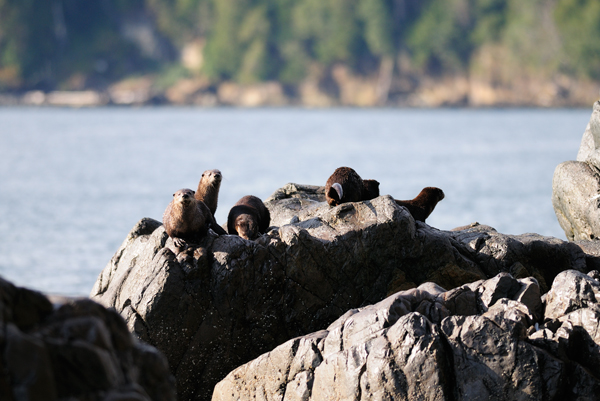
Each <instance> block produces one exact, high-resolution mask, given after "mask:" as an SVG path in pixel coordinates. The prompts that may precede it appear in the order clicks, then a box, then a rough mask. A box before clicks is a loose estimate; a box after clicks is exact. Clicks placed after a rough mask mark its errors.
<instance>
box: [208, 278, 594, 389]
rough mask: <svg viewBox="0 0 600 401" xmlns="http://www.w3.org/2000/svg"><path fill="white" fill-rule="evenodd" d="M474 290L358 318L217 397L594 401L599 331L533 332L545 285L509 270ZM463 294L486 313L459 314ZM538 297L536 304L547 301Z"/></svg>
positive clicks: (390, 305) (421, 291) (371, 310)
mask: <svg viewBox="0 0 600 401" xmlns="http://www.w3.org/2000/svg"><path fill="white" fill-rule="evenodd" d="M578 273H579V272H574V271H569V272H566V273H563V274H565V275H569V274H575V275H577V274H578ZM582 276H583V275H582ZM582 279H583V278H582ZM566 281H567V280H565V279H559V278H557V279H556V280H555V282H554V284H553V285H552V292H553V293H554V294H563V296H568V295H567V292H566V291H563V290H561V287H562V286H564V285H566ZM515 283H516V284H515ZM473 287H474V288H475V291H473V290H471V289H470V288H469V286H468V285H465V286H462V287H460V288H457V289H454V290H451V291H447V292H446V291H443V292H439V290H440V289H439V287H433V288H432V287H430V286H428V285H427V284H423V285H421V286H420V287H419V288H417V289H413V290H408V291H402V292H399V293H397V294H394V295H392V296H390V297H388V298H387V299H385V300H383V301H381V302H379V303H377V304H375V305H370V306H367V307H363V308H360V309H355V310H351V311H348V312H347V313H346V314H345V315H343V316H342V317H340V318H339V319H338V320H336V321H335V322H334V323H333V324H331V325H330V326H329V327H327V329H325V330H320V331H317V332H315V333H312V334H309V335H306V336H302V337H298V338H294V339H292V340H289V341H287V342H286V343H284V344H282V345H280V346H279V347H277V348H275V349H274V350H273V351H271V352H269V353H266V354H263V355H261V356H260V357H258V358H257V359H255V360H253V361H251V362H249V363H247V364H245V365H242V366H240V367H238V368H237V369H235V370H233V371H232V372H231V373H230V374H229V375H227V377H226V378H225V379H223V380H222V381H221V382H219V383H218V384H217V385H216V386H215V390H214V393H213V398H212V400H213V401H226V400H239V399H254V398H260V399H284V400H300V399H301V400H304V401H313V400H346V399H357V400H358V399H361V400H362V399H364V400H367V399H394V400H396V399H398V400H413V399H419V400H469V401H470V400H540V399H543V400H563V399H579V400H588V399H589V400H591V399H594V397H595V396H596V395H597V394H598V393H597V391H598V389H599V386H600V374H598V372H600V369H599V367H600V347H598V344H597V343H596V342H594V341H593V340H592V339H591V335H590V334H591V333H594V332H595V331H594V330H595V329H593V328H591V327H590V328H584V327H582V326H581V325H577V324H576V323H574V322H571V323H569V324H567V323H566V322H565V323H563V324H562V325H559V326H556V327H554V329H553V330H551V329H550V328H542V329H541V330H538V331H536V330H535V328H533V326H532V325H533V324H537V325H539V324H541V322H542V321H543V320H544V316H543V315H540V316H539V318H536V317H535V316H532V315H531V314H530V313H529V310H530V309H531V308H530V307H528V306H526V305H525V304H523V303H521V302H520V301H519V299H523V298H529V297H531V298H534V297H535V295H533V292H532V291H531V288H532V287H535V280H531V279H524V280H522V281H520V282H519V281H517V280H515V279H514V278H513V277H511V276H510V275H507V274H504V273H503V274H499V275H498V276H496V277H494V278H492V279H490V280H484V281H481V282H479V283H475V284H474V285H473ZM459 293H460V294H471V295H469V296H466V297H465V296H461V298H462V299H461V302H462V303H464V304H470V307H464V308H462V310H468V311H469V312H473V311H476V310H478V309H480V308H481V307H482V306H484V309H486V310H485V311H482V312H479V313H475V314H471V313H470V314H468V315H464V314H462V313H458V314H455V313H453V312H452V311H454V310H456V308H455V307H453V305H455V304H456V303H455V302H454V301H453V299H455V297H456V295H457V294H459ZM492 293H493V294H494V296H491V297H490V294H492ZM500 294H504V295H505V296H504V297H501V298H498V299H496V300H495V301H493V299H495V298H497V297H496V296H500ZM511 294H512V295H511ZM525 294H529V295H527V296H525ZM473 295H475V296H473ZM558 296H559V295H557V296H556V297H558ZM537 297H538V299H537V302H535V301H534V302H533V304H540V303H541V299H540V297H539V292H538V295H537ZM490 300H492V303H491V304H489V305H488V306H485V305H486V303H487V302H489V301H490ZM424 303H434V304H436V305H438V308H437V310H444V311H445V312H446V313H449V315H447V316H446V317H444V318H443V319H442V320H441V321H439V320H438V317H437V316H435V314H434V315H431V314H430V315H428V314H423V313H421V312H420V311H419V310H422V305H423V304H424ZM594 305H595V306H598V304H597V303H596V304H594ZM461 312H462V311H461ZM563 317H565V316H564V315H563V316H561V317H560V318H561V319H562V318H563ZM547 318H548V316H546V319H547ZM528 328H533V332H532V334H531V335H529V336H528V334H527V333H528ZM590 329H591V330H592V331H590Z"/></svg>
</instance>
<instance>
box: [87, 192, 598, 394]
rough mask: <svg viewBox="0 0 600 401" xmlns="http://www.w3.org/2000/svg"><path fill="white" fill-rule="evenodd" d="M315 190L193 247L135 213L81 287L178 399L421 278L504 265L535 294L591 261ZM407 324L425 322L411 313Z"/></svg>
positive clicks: (275, 202) (477, 275)
mask: <svg viewBox="0 0 600 401" xmlns="http://www.w3.org/2000/svg"><path fill="white" fill-rule="evenodd" d="M321 196H322V190H321V189H320V188H319V187H312V186H301V185H297V184H289V185H287V186H286V187H284V188H282V189H280V190H278V191H276V192H275V194H273V196H272V197H271V198H269V199H268V200H266V201H265V204H266V205H267V207H268V208H269V210H270V213H271V217H272V224H273V225H275V226H276V227H273V228H272V229H271V230H270V231H269V232H268V233H267V234H265V235H263V236H262V237H260V238H259V239H258V240H257V241H255V242H252V241H246V240H244V239H242V238H240V237H237V236H228V235H225V236H220V237H217V236H216V235H208V236H207V237H206V239H205V240H204V243H203V244H201V246H200V247H199V248H198V249H196V250H195V251H194V252H191V251H190V252H184V253H181V254H178V255H176V254H175V253H174V252H173V251H172V249H173V246H172V240H171V239H170V238H168V236H167V234H166V233H165V231H164V229H163V227H162V225H161V224H160V223H159V222H157V221H155V220H152V219H143V220H141V221H140V222H139V223H138V224H137V225H136V227H134V229H133V230H132V232H131V233H130V234H129V236H128V237H127V239H126V240H125V242H124V243H123V245H122V246H121V248H120V249H119V250H118V251H117V253H116V254H115V256H114V257H113V259H112V260H111V262H110V263H109V264H108V266H107V267H106V268H105V269H104V270H103V272H102V273H101V274H100V276H99V277H98V280H97V282H96V284H95V286H94V289H93V290H92V293H91V296H92V298H93V299H95V300H97V301H99V302H100V303H102V304H104V305H105V306H110V307H114V308H115V309H116V310H117V311H118V312H119V313H121V315H122V316H123V317H124V318H125V319H126V321H127V325H128V327H129V329H130V330H131V331H132V332H133V333H135V335H136V336H138V337H139V338H140V339H142V340H144V341H146V342H148V343H149V344H152V345H154V346H156V347H157V348H158V349H159V350H161V351H162V352H163V353H164V354H165V355H166V356H167V359H168V360H169V366H170V369H171V372H172V373H173V374H174V375H175V377H176V379H177V389H178V396H179V399H181V400H208V399H210V398H211V394H212V391H213V388H214V385H215V384H216V383H217V382H219V381H220V380H222V379H223V378H224V377H225V376H227V374H228V373H229V372H230V371H232V370H233V369H235V368H237V367H238V366H240V365H242V364H244V363H246V362H248V361H250V360H252V359H254V358H256V357H258V356H259V355H261V354H264V353H265V352H268V351H271V350H273V349H274V348H275V347H276V346H278V345H280V344H283V343H284V342H286V341H288V340H289V339H291V338H294V337H298V336H301V335H306V334H307V333H311V332H316V331H318V330H321V329H322V328H324V327H328V326H329V325H330V324H331V323H332V322H334V321H335V320H336V319H338V318H339V317H340V316H342V315H344V314H345V313H346V312H347V311H349V310H353V309H355V308H358V307H361V306H364V305H369V304H375V303H377V302H380V301H381V300H383V299H385V298H386V297H387V296H389V295H390V294H393V293H395V292H397V291H399V290H408V289H410V288H414V287H416V286H418V285H420V284H422V283H425V282H434V283H436V284H438V285H440V286H442V287H444V288H455V287H459V286H461V285H463V284H465V283H470V282H474V281H478V280H482V279H488V278H491V277H495V276H496V275H498V274H499V273H502V272H507V273H510V274H512V276H514V277H515V278H516V279H524V281H523V282H521V283H519V284H518V285H517V284H515V285H514V286H513V287H514V288H512V287H511V288H512V289H515V288H516V292H519V289H520V288H521V285H522V284H523V283H524V282H525V278H527V277H534V278H535V279H536V280H537V282H538V283H539V288H540V290H541V292H546V291H547V290H548V288H549V286H550V284H551V283H552V281H553V280H554V278H555V276H556V275H557V274H559V273H560V272H561V271H564V270H576V271H580V272H587V271H589V270H590V267H589V266H591V265H593V264H594V261H596V260H597V258H596V257H595V256H594V255H589V254H586V253H585V252H584V251H583V250H582V248H581V247H580V246H578V245H576V244H574V243H569V242H565V241H561V240H558V239H556V238H551V237H542V236H539V235H535V234H526V235H521V236H510V235H503V234H499V233H497V232H496V231H495V230H494V229H492V228H491V227H487V226H474V227H471V228H468V229H465V230H460V231H455V232H444V231H440V230H437V229H435V228H433V227H430V226H428V225H427V224H425V223H421V222H415V221H414V219H413V218H412V216H410V214H409V213H408V211H407V210H406V209H405V208H403V207H400V206H398V205H397V204H396V203H395V202H394V200H393V199H392V198H391V197H390V196H380V197H378V198H376V199H373V200H371V201H365V202H357V203H348V204H343V205H340V206H337V207H335V208H330V207H329V206H328V205H327V204H326V203H324V202H320V200H321ZM511 280H512V279H511ZM513 281H514V280H513ZM515 282H516V281H515ZM517 287H518V288H517ZM440 291H441V290H440ZM464 291H466V290H464ZM511 291H512V290H511ZM531 291H533V290H531ZM438 292H439V291H438V290H435V291H434V293H435V294H437V293H438ZM525 293H527V294H528V295H527V296H529V294H530V290H527V291H525ZM438 295H439V294H438ZM512 295H514V296H516V295H515V294H513V293H512V292H511V297H512ZM436 296H437V295H436ZM524 296H525V295H524ZM432 297H433V295H432ZM490 297H491V298H490V299H493V298H494V296H491V295H490ZM511 299H512V298H511ZM461 302H462V301H460V300H457V301H456V305H454V306H449V305H445V304H444V307H445V308H446V309H447V310H450V311H451V310H452V309H451V308H461V307H462V306H461ZM490 305H491V304H490ZM407 307H408V306H407ZM410 310H412V309H410ZM350 313H355V312H350ZM439 313H440V316H441V317H444V316H449V315H451V313H448V312H446V311H444V310H440V312H439ZM502 313H504V312H502ZM506 313H508V312H506ZM511 313H512V312H511ZM527 313H530V314H531V315H532V316H537V315H536V314H539V313H541V312H540V311H539V310H538V308H537V307H533V309H532V311H530V312H527ZM472 314H474V312H473V313H472ZM527 318H528V319H530V317H529V315H527ZM515 319H517V318H515ZM524 319H525V318H524V317H519V318H518V319H517V321H518V322H521V321H522V320H524ZM456 324H457V325H458V323H456ZM511 324H512V323H511ZM515 324H516V323H515ZM519 324H520V323H519ZM523 324H524V323H523ZM410 325H412V326H414V327H415V330H417V329H418V330H422V332H423V333H426V332H427V330H436V329H434V328H433V327H432V326H431V324H429V323H427V322H426V321H425V320H423V319H422V318H418V317H415V318H414V321H411V323H410ZM444 327H445V326H444ZM519 327H521V326H518V327H517V328H514V330H513V329H511V330H513V331H514V332H515V333H516V332H518V331H519V330H520V329H519ZM491 329H492V328H490V330H491ZM398 330H400V328H399V329H398ZM402 330H404V329H402ZM438 330H441V328H440V329H438ZM418 332H421V331H418ZM511 333H512V332H511ZM316 335H317V336H318V334H316ZM406 335H408V336H412V335H414V334H406ZM511 335H512V334H511ZM515 335H516V334H515ZM417 340H418V339H415V341H417ZM457 341H458V340H457ZM427 347H430V349H431V350H432V352H433V353H441V352H442V349H443V348H444V347H447V345H445V344H443V343H439V342H436V341H433V337H432V342H431V343H428V344H427ZM386 350H387V349H386V348H382V349H381V350H380V352H383V353H385V352H387V351H386ZM307 352H309V350H307ZM440 355H441V354H440ZM447 355H448V354H447ZM382 357H383V356H382ZM407 358H408V355H407ZM332 363H334V362H332ZM336 363H337V362H336ZM340 363H341V360H340ZM436 363H439V364H440V365H439V366H442V365H443V364H444V363H447V362H445V361H444V360H443V358H441V357H440V359H439V361H437V362H436ZM340 366H341V365H340ZM414 366H419V365H418V363H416V362H415V364H414ZM357 368H358V367H357ZM335 369H337V368H335ZM419 369H430V370H432V371H433V370H435V366H428V367H425V366H424V367H419ZM393 370H394V371H395V368H394V369H393ZM306 374H308V373H306ZM390 374H391V373H390ZM415 374H416V373H415ZM437 374H438V376H439V377H438V378H437V379H435V380H438V381H440V382H441V381H442V380H445V379H444V378H443V377H441V376H440V375H443V374H445V373H443V372H438V373H437ZM396 379H397V380H401V378H395V379H394V380H396ZM348 380H350V378H349V379H348ZM352 380H353V379H352ZM432 380H434V379H433V378H432ZM316 384H317V383H315V385H316ZM299 385H300V382H299ZM323 386H325V387H326V386H327V385H326V382H323ZM298 391H300V390H298ZM415 391H416V390H415ZM444 391H446V390H444Z"/></svg>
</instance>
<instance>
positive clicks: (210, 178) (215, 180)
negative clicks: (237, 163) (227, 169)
mask: <svg viewBox="0 0 600 401" xmlns="http://www.w3.org/2000/svg"><path fill="white" fill-rule="evenodd" d="M222 179H223V176H222V175H221V172H220V171H219V170H217V169H214V170H206V171H205V172H204V173H202V177H200V182H199V183H198V189H197V190H196V195H195V197H196V199H197V200H199V201H202V202H204V203H205V204H206V206H208V208H209V209H210V212H211V213H212V215H213V217H214V216H215V213H216V211H217V202H218V201H219V188H221V180H222Z"/></svg>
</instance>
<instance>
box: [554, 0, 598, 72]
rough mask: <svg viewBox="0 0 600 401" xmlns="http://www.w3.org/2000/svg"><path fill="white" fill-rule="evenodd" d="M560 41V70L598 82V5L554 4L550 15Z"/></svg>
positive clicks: (590, 1) (575, 0)
mask: <svg viewBox="0 0 600 401" xmlns="http://www.w3.org/2000/svg"><path fill="white" fill-rule="evenodd" d="M554 18H555V20H556V24H557V25H558V28H559V30H560V33H561V37H562V38H563V44H564V54H565V57H564V59H563V67H564V68H565V69H566V70H567V71H568V72H574V73H575V74H577V75H579V76H584V77H590V78H594V79H599V78H600V40H599V39H598V38H600V2H598V1H597V0H558V3H557V5H556V9H555V12H554Z"/></svg>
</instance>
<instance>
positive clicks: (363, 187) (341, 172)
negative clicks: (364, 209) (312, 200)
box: [325, 167, 379, 206]
mask: <svg viewBox="0 0 600 401" xmlns="http://www.w3.org/2000/svg"><path fill="white" fill-rule="evenodd" d="M378 196H379V182H378V181H376V180H363V179H362V178H360V176H359V175H358V173H357V172H356V171H354V169H351V168H350V167H339V168H337V169H335V171H334V172H333V174H331V176H330V177H329V178H328V179H327V183H326V184H325V199H326V200H327V203H329V205H330V206H337V205H339V204H342V203H345V202H359V201H364V200H370V199H374V198H376V197H378Z"/></svg>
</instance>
